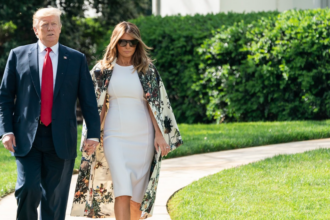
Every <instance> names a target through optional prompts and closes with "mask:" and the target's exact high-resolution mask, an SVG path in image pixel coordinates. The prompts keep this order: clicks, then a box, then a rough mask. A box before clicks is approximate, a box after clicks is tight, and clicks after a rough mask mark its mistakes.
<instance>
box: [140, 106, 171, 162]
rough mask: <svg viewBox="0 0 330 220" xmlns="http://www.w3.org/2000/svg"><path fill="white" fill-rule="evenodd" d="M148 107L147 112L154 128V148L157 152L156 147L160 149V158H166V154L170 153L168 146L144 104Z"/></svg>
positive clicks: (149, 109)
mask: <svg viewBox="0 0 330 220" xmlns="http://www.w3.org/2000/svg"><path fill="white" fill-rule="evenodd" d="M146 104H147V106H148V111H149V115H150V118H151V121H152V124H153V125H154V128H155V141H154V146H155V148H156V151H157V152H158V147H160V149H161V151H162V156H166V155H167V154H168V152H170V146H169V145H168V144H167V143H166V141H165V139H164V137H163V135H162V132H161V131H160V129H159V127H158V124H157V121H156V119H155V117H154V114H153V112H152V110H151V108H150V106H149V104H148V103H146Z"/></svg>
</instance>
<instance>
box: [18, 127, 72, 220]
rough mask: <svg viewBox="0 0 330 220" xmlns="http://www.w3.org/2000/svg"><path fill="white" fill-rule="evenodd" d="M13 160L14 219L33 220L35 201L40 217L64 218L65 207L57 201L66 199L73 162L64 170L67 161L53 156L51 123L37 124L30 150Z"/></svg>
mask: <svg viewBox="0 0 330 220" xmlns="http://www.w3.org/2000/svg"><path fill="white" fill-rule="evenodd" d="M69 161H74V160H69ZM16 163H17V183H16V190H15V197H16V200H17V205H18V208H17V217H16V218H17V220H37V219H38V214H37V208H38V205H39V204H40V219H41V220H62V219H64V218H65V217H64V216H65V211H66V207H65V208H64V207H63V205H62V204H61V203H62V202H63V203H65V205H66V203H67V198H68V194H69V193H68V189H69V187H70V182H71V175H72V169H73V166H72V168H71V173H70V172H68V169H69V168H68V166H69V165H68V162H66V160H63V159H61V158H59V157H58V156H57V154H56V152H55V148H54V144H53V139H52V130H51V125H49V126H47V127H46V126H44V125H39V126H38V130H37V134H36V138H35V140H34V142H33V146H32V148H31V150H30V152H29V153H28V154H27V155H26V156H24V157H16ZM71 164H74V162H71V163H70V165H71ZM69 174H70V175H69ZM67 179H69V180H67ZM62 182H65V183H66V184H68V186H64V185H62ZM65 188H68V189H65ZM63 208H64V210H63ZM63 213H64V214H63Z"/></svg>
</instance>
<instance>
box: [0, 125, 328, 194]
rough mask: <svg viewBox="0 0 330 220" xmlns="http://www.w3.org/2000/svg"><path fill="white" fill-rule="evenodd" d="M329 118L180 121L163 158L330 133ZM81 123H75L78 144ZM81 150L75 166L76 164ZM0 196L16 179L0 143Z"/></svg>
mask: <svg viewBox="0 0 330 220" xmlns="http://www.w3.org/2000/svg"><path fill="white" fill-rule="evenodd" d="M329 126H330V120H326V121H297V122H253V123H252V122H251V123H230V124H220V125H204V124H196V125H187V124H181V125H179V128H180V132H181V134H182V137H183V141H184V145H182V146H180V147H179V148H178V149H177V150H175V151H173V152H172V153H170V154H169V155H168V156H167V157H166V158H172V157H180V156H186V155H191V154H199V153H206V152H212V151H221V150H228V149H235V148H243V147H250V146H260V145H266V144H276V143H284V142H290V141H302V140H310V139H319V138H328V137H330V131H329ZM80 134H81V126H79V127H78V144H77V148H79V145H80V143H79V142H80V137H81V136H80ZM80 160H81V153H80V151H79V149H78V157H77V159H76V162H75V169H78V168H79V165H80ZM0 165H1V168H2V169H1V171H0V197H3V196H4V195H6V194H8V193H9V192H12V191H13V190H14V188H15V182H16V174H17V173H16V163H15V158H14V157H12V156H10V154H9V152H8V151H7V150H6V149H5V148H4V147H3V146H2V144H1V145H0Z"/></svg>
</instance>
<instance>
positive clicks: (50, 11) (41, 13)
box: [33, 7, 62, 28]
mask: <svg viewBox="0 0 330 220" xmlns="http://www.w3.org/2000/svg"><path fill="white" fill-rule="evenodd" d="M61 14H62V12H61V10H60V9H58V8H53V7H49V8H40V9H38V11H36V12H35V13H34V15H33V27H35V28H36V27H37V25H38V23H39V21H40V20H41V19H42V18H44V17H48V16H52V15H54V16H57V17H58V19H59V21H60V26H62V23H61Z"/></svg>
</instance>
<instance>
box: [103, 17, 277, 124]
mask: <svg viewBox="0 0 330 220" xmlns="http://www.w3.org/2000/svg"><path fill="white" fill-rule="evenodd" d="M276 15H278V12H258V13H248V14H244V13H243V14H242V13H228V14H225V13H219V14H215V15H213V14H208V15H198V14H197V15H195V16H180V15H178V16H167V17H159V16H149V17H140V18H138V19H135V20H130V22H132V23H135V24H136V25H137V26H138V27H139V29H140V31H141V34H142V39H143V41H144V42H145V43H146V44H147V45H148V46H150V47H152V48H153V50H152V51H151V57H152V58H153V59H155V60H156V61H155V65H156V67H157V68H158V70H159V72H160V74H161V76H162V78H163V80H164V83H165V85H166V87H167V92H168V95H169V97H170V100H171V102H172V106H173V109H174V113H175V115H176V117H177V120H178V122H179V123H182V122H184V123H196V122H209V121H210V120H208V119H207V118H206V117H205V116H206V115H205V112H206V105H205V103H204V102H203V100H201V99H200V98H199V93H198V91H195V90H192V89H191V87H192V85H193V84H194V83H196V82H198V81H199V80H200V76H199V74H198V65H199V63H200V57H199V56H198V52H197V48H198V47H199V46H200V45H201V44H202V43H203V41H204V40H205V39H207V38H209V37H211V36H212V30H214V29H218V28H220V27H222V26H226V27H228V26H231V25H233V24H235V23H236V22H239V21H242V20H244V22H245V23H246V24H249V23H251V22H253V21H256V20H258V19H260V18H261V17H264V16H273V17H274V16H276ZM112 30H113V28H111V29H110V30H109V31H108V33H107V35H106V36H105V38H104V40H103V43H102V44H100V45H99V47H98V52H97V54H102V53H103V50H104V49H105V48H106V46H107V45H108V44H109V39H110V36H111V33H112Z"/></svg>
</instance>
